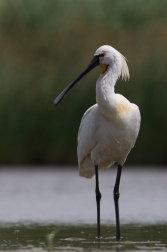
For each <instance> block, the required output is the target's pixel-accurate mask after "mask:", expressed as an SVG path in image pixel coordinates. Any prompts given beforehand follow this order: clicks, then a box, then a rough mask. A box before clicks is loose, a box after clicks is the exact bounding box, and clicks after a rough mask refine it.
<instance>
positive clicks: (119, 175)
mask: <svg viewBox="0 0 167 252" xmlns="http://www.w3.org/2000/svg"><path fill="white" fill-rule="evenodd" d="M121 172H122V166H121V165H118V170H117V177H116V181H115V186H114V191H113V194H114V203H115V215H116V239H117V241H119V240H120V223H119V205H118V199H119V196H120V194H119V184H120V179H121Z"/></svg>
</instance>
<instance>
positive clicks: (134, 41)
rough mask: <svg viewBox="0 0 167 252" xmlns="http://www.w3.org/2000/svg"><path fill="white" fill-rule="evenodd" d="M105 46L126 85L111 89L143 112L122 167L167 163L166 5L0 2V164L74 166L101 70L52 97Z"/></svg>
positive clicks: (123, 0)
mask: <svg viewBox="0 0 167 252" xmlns="http://www.w3.org/2000/svg"><path fill="white" fill-rule="evenodd" d="M103 44H109V45H112V46H113V47H115V48H116V49H117V50H118V51H120V52H121V53H122V54H123V55H124V56H125V57H126V58H127V59H128V65H129V69H130V75H131V78H130V81H129V82H122V81H120V80H119V81H118V83H117V85H116V92H118V93H121V94H123V95H124V96H126V97H127V98H128V99H129V100H130V101H131V102H133V103H136V104H137V105H138V106H139V108H140V111H141V115H142V123H141V130H140V134H139V137H138V140H137V142H136V145H135V148H134V149H133V150H132V152H131V154H130V155H129V157H128V159H127V164H128V165H130V164H133V165H166V163H167V154H166V151H167V139H166V131H167V1H166V0H161V1H159V0H147V1H146V0H135V1H134V0H117V1H115V0H47V1H46V0H28V1H27V0H14V1H13V0H1V1H0V90H1V92H0V164H54V165H57V164H66V165H69V164H71V165H72V164H77V156H76V145H77V132H78V128H79V124H80V120H81V117H82V115H83V113H84V111H85V110H86V109H87V108H88V107H90V106H91V105H93V104H94V103H95V82H96V80H97V78H98V75H99V74H100V69H99V68H96V69H94V70H93V71H92V72H91V73H89V74H88V75H87V76H86V77H85V78H84V79H83V80H81V81H80V82H79V83H78V84H77V85H76V87H75V88H74V89H73V90H72V91H71V92H70V93H69V94H68V95H67V96H66V98H65V99H64V100H63V102H62V103H61V104H59V105H58V106H57V107H54V106H53V100H54V98H55V97H56V96H57V95H58V94H59V92H60V91H62V89H64V87H66V85H67V84H69V82H71V81H72V80H73V79H74V78H75V77H76V76H77V75H78V74H79V73H80V72H81V71H82V70H83V69H84V68H85V67H86V66H87V64H88V63H89V62H90V60H91V59H92V56H93V54H94V52H95V50H96V49H97V48H98V47H99V46H101V45H103Z"/></svg>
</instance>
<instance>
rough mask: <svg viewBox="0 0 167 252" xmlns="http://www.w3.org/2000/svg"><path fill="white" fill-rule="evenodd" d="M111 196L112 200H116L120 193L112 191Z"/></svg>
mask: <svg viewBox="0 0 167 252" xmlns="http://www.w3.org/2000/svg"><path fill="white" fill-rule="evenodd" d="M113 194H114V200H118V199H119V197H120V193H119V192H115V191H114V192H113Z"/></svg>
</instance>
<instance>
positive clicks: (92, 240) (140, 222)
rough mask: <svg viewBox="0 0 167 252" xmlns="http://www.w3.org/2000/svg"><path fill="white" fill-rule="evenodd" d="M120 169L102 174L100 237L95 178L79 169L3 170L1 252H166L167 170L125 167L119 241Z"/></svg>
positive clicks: (0, 177) (0, 180)
mask: <svg viewBox="0 0 167 252" xmlns="http://www.w3.org/2000/svg"><path fill="white" fill-rule="evenodd" d="M115 177H116V167H115V168H112V169H108V170H106V171H101V172H100V173H99V178H100V190H101V193H102V200H101V222H102V226H101V235H102V239H101V240H100V242H98V240H97V239H96V201H95V180H94V179H90V180H89V179H84V178H81V177H79V176H78V171H77V168H70V167H68V168H66V169H65V168H63V167H62V168H61V167H59V168H58V169H53V168H52V167H45V168H44V167H43V168H42V167H41V168H40V167H38V169H32V168H29V167H27V168H22V167H20V168H18V169H16V168H15V169H12V168H7V167H4V168H1V169H0V202H1V205H0V251H4V250H5V251H7V250H10V251H11V250H15V251H20V250H27V251H34V250H38V251H39V250H41V251H44V250H54V251H59V250H60V251H167V210H166V209H167V197H166V192H167V170H166V169H162V168H154V169H151V168H149V169H148V168H146V167H142V168H139V167H138V168H127V167H125V168H124V169H123V173H122V178H121V184H120V193H121V196H120V220H121V234H122V238H121V241H120V242H117V241H116V240H115V212H114V202H113V193H112V191H113V187H114V183H115Z"/></svg>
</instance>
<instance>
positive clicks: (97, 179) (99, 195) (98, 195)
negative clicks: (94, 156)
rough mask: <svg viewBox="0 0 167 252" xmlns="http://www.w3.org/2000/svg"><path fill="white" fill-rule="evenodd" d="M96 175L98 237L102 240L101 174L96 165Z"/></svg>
mask: <svg viewBox="0 0 167 252" xmlns="http://www.w3.org/2000/svg"><path fill="white" fill-rule="evenodd" d="M95 175H96V187H95V193H96V203H97V237H98V238H100V200H101V193H100V191H99V174H98V165H95Z"/></svg>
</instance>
